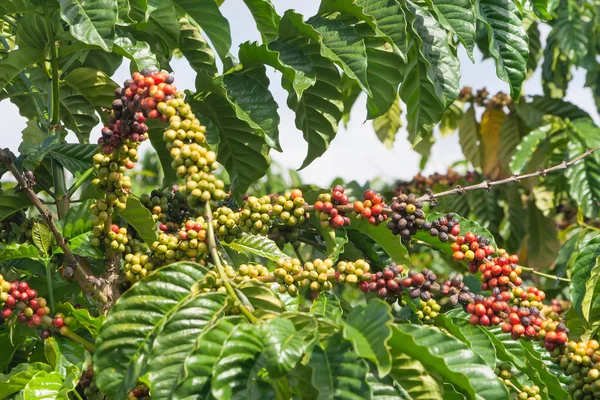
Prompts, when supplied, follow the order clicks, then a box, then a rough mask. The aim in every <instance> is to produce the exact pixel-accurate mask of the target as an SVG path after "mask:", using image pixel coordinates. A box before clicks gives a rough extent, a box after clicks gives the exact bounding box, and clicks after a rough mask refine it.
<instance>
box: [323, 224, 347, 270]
mask: <svg viewBox="0 0 600 400" xmlns="http://www.w3.org/2000/svg"><path fill="white" fill-rule="evenodd" d="M318 229H319V231H320V232H321V236H323V241H324V242H325V247H326V249H327V256H328V258H330V259H331V260H332V261H333V262H337V260H338V258H339V257H340V254H342V253H344V245H345V244H346V243H348V235H347V233H346V230H345V229H344V228H341V229H332V228H330V227H329V226H326V227H322V226H320V225H319V227H318Z"/></svg>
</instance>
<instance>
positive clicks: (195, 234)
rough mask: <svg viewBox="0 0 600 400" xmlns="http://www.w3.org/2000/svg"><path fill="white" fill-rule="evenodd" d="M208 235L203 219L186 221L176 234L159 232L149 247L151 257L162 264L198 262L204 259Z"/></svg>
mask: <svg viewBox="0 0 600 400" xmlns="http://www.w3.org/2000/svg"><path fill="white" fill-rule="evenodd" d="M207 239H208V233H207V231H206V222H205V220H204V218H203V217H197V218H195V219H189V220H187V221H186V222H185V223H184V224H182V226H181V227H180V228H179V230H178V231H176V233H166V232H161V233H160V234H159V235H158V240H156V241H154V242H153V243H152V246H151V251H152V257H155V258H157V259H159V260H161V261H163V262H174V261H183V260H192V261H200V260H203V259H204V258H205V257H206V254H207V252H208V246H207V243H206V242H207Z"/></svg>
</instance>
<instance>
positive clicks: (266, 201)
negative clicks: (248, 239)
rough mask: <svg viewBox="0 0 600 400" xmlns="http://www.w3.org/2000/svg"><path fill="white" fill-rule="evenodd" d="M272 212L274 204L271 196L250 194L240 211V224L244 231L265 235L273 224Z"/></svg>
mask: <svg viewBox="0 0 600 400" xmlns="http://www.w3.org/2000/svg"><path fill="white" fill-rule="evenodd" d="M272 214H273V206H272V205H271V199H270V198H269V196H263V197H260V198H258V197H254V196H249V197H248V199H247V200H246V201H245V204H244V206H243V207H242V209H241V210H240V211H239V216H240V218H239V225H240V227H241V228H242V230H243V231H244V232H247V233H251V234H253V235H263V236H264V235H266V234H268V233H269V228H270V227H271V226H272V225H273V221H272V220H271V215H272Z"/></svg>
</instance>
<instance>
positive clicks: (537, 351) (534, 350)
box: [523, 342, 569, 399]
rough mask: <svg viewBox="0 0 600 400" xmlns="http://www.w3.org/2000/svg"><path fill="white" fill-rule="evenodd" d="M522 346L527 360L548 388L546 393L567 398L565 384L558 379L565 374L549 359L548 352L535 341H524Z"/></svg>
mask: <svg viewBox="0 0 600 400" xmlns="http://www.w3.org/2000/svg"><path fill="white" fill-rule="evenodd" d="M523 348H524V349H525V354H526V359H527V362H528V363H529V364H531V367H532V368H534V369H535V371H537V372H538V373H539V374H540V378H541V380H542V382H543V384H544V385H545V386H546V387H547V388H548V393H549V394H551V396H552V397H555V398H563V399H564V398H568V396H569V394H568V393H569V392H568V389H567V385H565V384H564V383H563V382H561V380H560V378H561V377H562V378H565V376H564V375H563V374H562V373H561V370H560V367H559V366H558V365H556V363H553V362H552V361H551V357H550V353H549V352H548V351H547V350H546V349H544V348H542V347H541V346H540V344H539V343H537V342H524V343H523ZM566 380H568V379H566Z"/></svg>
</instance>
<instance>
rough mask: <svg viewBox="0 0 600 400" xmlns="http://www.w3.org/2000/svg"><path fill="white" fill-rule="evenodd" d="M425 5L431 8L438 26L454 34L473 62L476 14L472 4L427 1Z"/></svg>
mask: <svg viewBox="0 0 600 400" xmlns="http://www.w3.org/2000/svg"><path fill="white" fill-rule="evenodd" d="M427 4H428V5H429V6H430V7H432V8H433V11H434V12H435V14H436V15H437V17H438V20H439V21H440V24H442V26H443V27H444V28H445V29H447V30H449V31H450V32H453V33H455V34H456V36H457V37H458V39H459V40H460V41H461V43H462V44H463V45H464V46H465V49H466V50H467V54H468V55H469V57H470V58H471V60H473V49H474V48H475V31H476V29H475V28H476V25H477V24H476V23H477V17H476V15H477V13H476V10H475V8H474V5H473V3H472V2H471V1H469V0H458V1H456V0H442V1H432V0H428V1H427Z"/></svg>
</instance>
